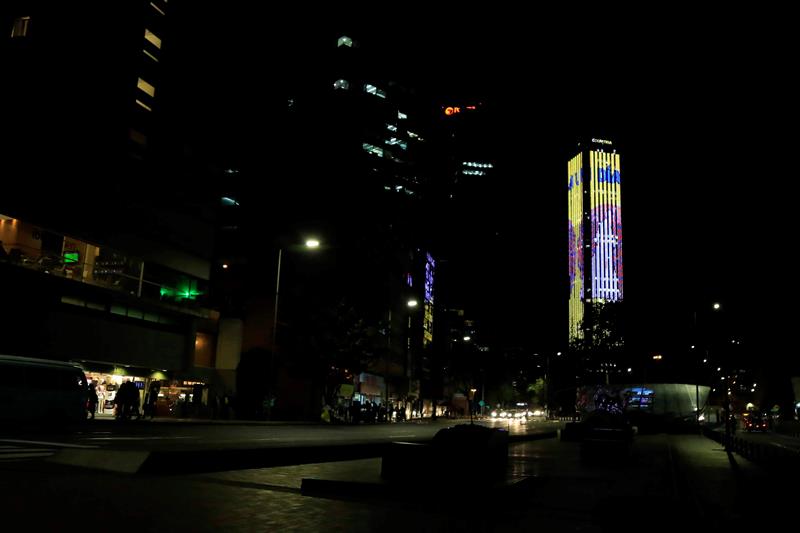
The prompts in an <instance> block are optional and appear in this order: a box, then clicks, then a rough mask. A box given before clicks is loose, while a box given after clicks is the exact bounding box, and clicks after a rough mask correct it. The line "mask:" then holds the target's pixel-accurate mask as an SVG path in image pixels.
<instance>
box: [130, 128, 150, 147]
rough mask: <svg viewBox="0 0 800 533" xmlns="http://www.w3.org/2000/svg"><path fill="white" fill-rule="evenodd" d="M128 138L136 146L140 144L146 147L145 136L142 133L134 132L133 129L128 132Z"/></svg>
mask: <svg viewBox="0 0 800 533" xmlns="http://www.w3.org/2000/svg"><path fill="white" fill-rule="evenodd" d="M128 136H129V137H130V139H131V140H132V141H133V142H135V143H136V144H140V145H142V146H147V136H146V135H145V134H144V133H142V132H140V131H137V130H134V129H131V130H130V131H129V132H128Z"/></svg>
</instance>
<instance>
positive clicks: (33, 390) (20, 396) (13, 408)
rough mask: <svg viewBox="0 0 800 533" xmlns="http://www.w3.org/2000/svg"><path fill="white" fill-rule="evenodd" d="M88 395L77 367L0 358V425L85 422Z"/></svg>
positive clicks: (82, 374) (83, 376)
mask: <svg viewBox="0 0 800 533" xmlns="http://www.w3.org/2000/svg"><path fill="white" fill-rule="evenodd" d="M87 392H88V389H87V381H86V375H85V374H84V373H83V369H82V368H81V367H80V366H78V365H77V364H74V363H65V362H63V361H51V360H48V359H36V358H31V357H15V356H11V355H0V423H3V424H5V423H6V422H7V421H15V420H19V421H40V422H45V423H54V424H58V423H63V422H75V421H82V420H86V413H87V411H86V400H87Z"/></svg>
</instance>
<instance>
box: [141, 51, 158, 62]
mask: <svg viewBox="0 0 800 533" xmlns="http://www.w3.org/2000/svg"><path fill="white" fill-rule="evenodd" d="M142 52H144V55H146V56H147V57H149V58H150V59H152V60H153V61H155V62H156V63H158V58H157V57H156V56H154V55H153V54H151V53H150V52H148V51H147V50H145V49H144V48H143V49H142Z"/></svg>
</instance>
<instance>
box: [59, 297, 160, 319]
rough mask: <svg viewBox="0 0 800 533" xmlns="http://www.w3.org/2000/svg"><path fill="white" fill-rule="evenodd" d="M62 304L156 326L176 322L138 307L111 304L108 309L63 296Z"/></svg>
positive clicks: (93, 303) (98, 304) (95, 303)
mask: <svg viewBox="0 0 800 533" xmlns="http://www.w3.org/2000/svg"><path fill="white" fill-rule="evenodd" d="M61 303H63V304H67V305H75V306H77V307H86V308H87V309H93V310H95V311H103V312H106V311H108V312H110V313H111V314H112V315H119V316H126V317H128V318H135V319H138V320H145V321H147V322H153V323H156V324H169V325H174V324H175V320H174V319H172V318H170V317H168V316H164V315H159V314H158V313H152V312H149V311H143V310H141V309H138V308H136V307H128V306H126V305H119V304H111V306H110V307H107V306H106V305H105V304H101V303H97V302H90V301H86V300H83V299H81V298H74V297H72V296H62V297H61Z"/></svg>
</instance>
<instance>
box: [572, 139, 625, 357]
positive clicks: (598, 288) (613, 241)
mask: <svg viewBox="0 0 800 533" xmlns="http://www.w3.org/2000/svg"><path fill="white" fill-rule="evenodd" d="M579 148H580V151H579V152H578V154H576V155H575V156H574V157H573V158H572V159H570V160H569V162H568V163H567V195H568V202H567V213H568V239H569V243H568V250H569V339H570V341H574V340H583V339H586V337H587V335H589V336H591V335H592V328H591V321H592V319H593V318H592V317H593V316H596V315H597V314H598V310H599V308H600V307H602V306H603V305H604V304H606V303H609V302H621V301H622V300H623V297H624V290H623V286H624V284H623V280H624V277H623V262H622V195H621V181H620V156H619V154H618V153H617V151H616V149H615V148H613V145H612V143H611V141H608V140H605V139H591V140H590V141H589V142H588V143H583V144H582V145H580V146H579ZM586 340H588V341H590V342H591V339H586Z"/></svg>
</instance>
